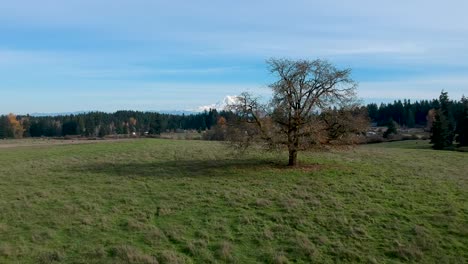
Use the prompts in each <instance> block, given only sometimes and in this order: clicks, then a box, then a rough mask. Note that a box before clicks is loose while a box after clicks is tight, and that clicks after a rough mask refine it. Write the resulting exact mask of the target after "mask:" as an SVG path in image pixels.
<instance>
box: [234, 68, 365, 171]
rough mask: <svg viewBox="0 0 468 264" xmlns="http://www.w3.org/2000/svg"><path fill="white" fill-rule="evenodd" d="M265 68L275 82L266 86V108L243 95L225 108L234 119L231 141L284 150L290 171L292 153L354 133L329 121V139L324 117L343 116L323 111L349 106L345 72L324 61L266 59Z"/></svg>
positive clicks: (351, 85)
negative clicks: (268, 94) (268, 98)
mask: <svg viewBox="0 0 468 264" xmlns="http://www.w3.org/2000/svg"><path fill="white" fill-rule="evenodd" d="M267 64H268V68H269V70H270V72H271V73H272V74H273V75H274V76H275V77H276V78H277V81H276V82H274V83H272V84H271V85H270V88H271V89H272V91H273V97H272V99H271V101H270V102H269V103H267V104H261V103H260V101H259V99H258V98H255V97H253V96H252V95H251V94H249V93H243V94H242V95H240V96H239V97H238V103H237V104H235V105H233V106H232V107H231V109H232V110H233V111H234V112H235V113H237V115H238V118H239V119H238V121H239V122H237V123H236V124H235V125H233V126H231V133H230V137H229V140H231V142H235V143H236V144H238V145H239V146H242V147H245V146H248V145H250V143H252V142H263V143H264V144H266V146H268V147H278V146H281V145H283V146H286V147H287V149H288V151H289V163H288V164H289V165H290V166H295V165H297V154H298V151H300V150H304V149H307V148H310V147H311V146H313V145H317V144H322V143H326V142H330V140H329V139H330V136H332V137H337V138H339V137H341V136H342V134H344V133H348V132H356V130H353V129H349V128H348V125H349V124H350V123H352V121H351V120H348V122H338V123H337V122H335V124H333V125H334V126H335V132H333V133H335V134H334V135H331V134H330V132H329V129H330V128H331V127H332V126H331V123H332V120H331V119H330V115H331V114H342V115H343V113H344V112H343V111H344V110H343V111H341V112H340V111H335V112H333V111H328V110H330V109H331V108H330V107H332V106H334V107H337V106H338V107H340V106H344V105H349V104H350V103H351V102H352V101H353V100H354V99H355V90H356V83H355V82H354V81H353V80H352V79H351V77H350V74H351V70H350V69H344V70H341V69H337V68H336V67H335V66H333V65H332V64H331V63H329V62H328V61H324V60H313V61H309V60H288V59H270V60H268V61H267ZM343 109H344V108H343ZM325 113H326V114H325ZM325 117H328V118H325ZM347 117H352V115H351V116H347ZM340 121H341V120H340ZM345 128H346V129H345ZM357 130H359V129H357ZM340 133H341V134H340Z"/></svg>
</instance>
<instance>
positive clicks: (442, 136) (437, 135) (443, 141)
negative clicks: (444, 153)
mask: <svg viewBox="0 0 468 264" xmlns="http://www.w3.org/2000/svg"><path fill="white" fill-rule="evenodd" d="M439 101H440V108H439V109H437V110H436V112H435V120H434V123H433V124H432V131H431V143H432V144H433V146H432V147H433V148H434V149H446V148H449V147H451V146H452V145H453V138H454V131H453V122H452V121H451V116H450V101H449V98H448V94H447V92H444V91H442V93H441V94H440V97H439Z"/></svg>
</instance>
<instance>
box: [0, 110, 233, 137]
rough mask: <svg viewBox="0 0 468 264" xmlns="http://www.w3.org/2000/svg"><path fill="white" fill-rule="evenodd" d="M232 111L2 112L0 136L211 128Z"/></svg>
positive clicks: (96, 134) (151, 132)
mask: <svg viewBox="0 0 468 264" xmlns="http://www.w3.org/2000/svg"><path fill="white" fill-rule="evenodd" d="M231 115H232V113H230V112H226V111H220V112H218V111H216V110H209V111H205V112H202V113H198V114H192V115H171V114H159V113H154V112H139V111H117V112H115V113H104V112H89V113H83V114H77V115H64V116H44V117H35V116H29V115H26V116H16V115H14V114H9V115H6V116H5V115H4V116H0V138H22V137H63V136H84V137H104V136H107V135H157V134H160V133H162V132H166V131H177V130H198V131H203V130H209V129H211V127H212V126H214V125H216V123H217V120H218V119H219V118H220V117H224V119H226V120H228V119H229V118H230V116H231Z"/></svg>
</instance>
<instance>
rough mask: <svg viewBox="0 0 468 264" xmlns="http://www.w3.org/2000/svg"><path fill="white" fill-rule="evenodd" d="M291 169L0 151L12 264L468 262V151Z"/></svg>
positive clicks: (82, 152) (164, 150) (237, 161)
mask: <svg viewBox="0 0 468 264" xmlns="http://www.w3.org/2000/svg"><path fill="white" fill-rule="evenodd" d="M286 161H287V158H286V155H285V154H284V153H283V154H278V153H263V152H258V153H250V154H245V155H243V156H235V155H233V154H232V153H231V152H230V151H229V149H227V148H226V147H225V146H224V145H222V144H220V143H216V142H204V141H172V140H158V139H145V140H134V141H123V142H107V143H96V144H80V145H53V146H47V145H40V146H35V147H21V146H18V147H12V148H5V149H0V263H54V262H55V263H224V262H228V263H289V262H291V263H311V262H312V263H313V262H319V263H334V262H367V263H398V262H421V263H466V262H467V261H468V153H461V152H454V151H434V150H431V149H430V148H429V146H428V143H427V142H424V141H408V142H395V143H386V144H375V145H368V146H361V147H357V148H355V149H352V150H348V151H336V152H309V153H301V154H300V162H301V164H302V166H301V167H300V168H297V169H291V168H287V167H285V166H284V164H285V163H286Z"/></svg>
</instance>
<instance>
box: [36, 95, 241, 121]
mask: <svg viewBox="0 0 468 264" xmlns="http://www.w3.org/2000/svg"><path fill="white" fill-rule="evenodd" d="M236 101H237V99H236V96H233V95H227V96H226V97H224V98H223V100H221V101H218V102H217V103H215V104H210V105H203V106H199V107H197V108H196V109H193V110H147V111H144V112H154V113H160V114H168V115H193V114H197V113H200V112H203V111H208V110H210V109H216V110H218V111H221V110H225V109H226V107H227V106H229V105H232V104H235V103H236ZM89 112H96V111H76V112H59V113H32V114H29V115H30V116H34V117H44V116H64V115H79V114H85V113H89ZM99 112H101V111H99Z"/></svg>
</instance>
